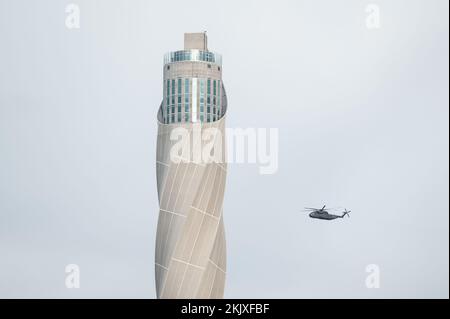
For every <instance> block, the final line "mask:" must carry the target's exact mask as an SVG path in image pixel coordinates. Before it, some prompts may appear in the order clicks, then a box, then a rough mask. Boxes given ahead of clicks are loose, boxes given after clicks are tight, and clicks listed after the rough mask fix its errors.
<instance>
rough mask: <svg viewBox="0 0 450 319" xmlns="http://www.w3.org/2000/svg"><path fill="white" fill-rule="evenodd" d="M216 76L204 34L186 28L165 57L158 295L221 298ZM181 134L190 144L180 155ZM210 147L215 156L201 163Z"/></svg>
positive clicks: (222, 106)
mask: <svg viewBox="0 0 450 319" xmlns="http://www.w3.org/2000/svg"><path fill="white" fill-rule="evenodd" d="M221 79H222V70H221V58H220V56H219V55H218V54H215V53H212V52H209V51H208V49H207V38H206V34H204V33H194V34H185V48H184V50H183V51H176V52H171V53H169V54H167V55H166V57H165V63H164V100H163V103H162V104H161V106H160V108H159V111H158V140H157V161H156V163H157V164H156V168H157V169H156V171H157V188H158V199H159V206H160V210H159V218H158V229H157V238H156V252H155V259H156V260H155V276H156V291H157V297H158V298H186V299H191V298H222V297H223V292H224V286H225V272H226V247H225V231H224V224H223V216H222V215H223V211H222V204H223V197H224V191H225V179H226V169H227V167H226V162H225V114H226V109H227V99H226V94H225V90H224V87H223V84H222V80H221ZM180 132H185V133H186V134H185V136H184V142H183V143H184V144H183V145H186V143H187V144H189V145H190V147H188V148H184V149H183V152H180V153H178V152H176V146H177V145H179V143H180V140H179V139H178V138H177V134H178V133H180ZM211 132H212V134H211ZM206 133H207V134H206ZM199 137H200V138H199ZM211 145H214V150H213V153H214V158H215V160H214V161H205V160H204V158H203V155H204V154H205V153H208V154H209V153H210V152H209V149H210V148H211ZM205 149H206V150H208V152H205V151H204V150H205ZM174 150H175V151H174Z"/></svg>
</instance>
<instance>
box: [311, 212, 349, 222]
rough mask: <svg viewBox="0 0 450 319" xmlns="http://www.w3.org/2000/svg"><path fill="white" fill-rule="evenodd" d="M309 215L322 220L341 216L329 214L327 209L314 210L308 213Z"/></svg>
mask: <svg viewBox="0 0 450 319" xmlns="http://www.w3.org/2000/svg"><path fill="white" fill-rule="evenodd" d="M309 217H311V218H316V219H324V220H333V219H336V218H342V216H338V215H333V214H329V213H328V212H327V211H314V212H312V213H310V214H309Z"/></svg>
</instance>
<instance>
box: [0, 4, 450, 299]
mask: <svg viewBox="0 0 450 319" xmlns="http://www.w3.org/2000/svg"><path fill="white" fill-rule="evenodd" d="M70 2H71V1H56V0H53V1H51V0H41V1H31V0H28V1H24V0H15V1H8V0H0V297H2V298H13V297H26V298H29V297H38V298H47V297H58V298H82V297H88V298H90V297H114V298H118V297H127V298H128V297H136V298H154V297H155V284H154V264H153V262H154V246H155V237H156V226H157V217H158V202H157V190H156V177H155V156H156V130H157V125H156V112H157V109H158V107H159V104H160V102H161V100H162V66H163V65H162V63H163V55H164V53H166V52H167V51H170V50H177V49H181V48H182V47H183V33H184V32H198V31H204V30H207V31H208V36H209V47H210V49H211V50H213V51H217V52H220V53H222V54H223V80H224V84H225V86H226V89H227V94H228V102H229V104H228V114H227V126H228V127H230V128H235V127H242V128H247V127H251V128H270V127H273V128H278V129H279V169H278V171H277V173H276V174H273V175H260V174H259V169H258V165H256V164H231V165H230V166H229V171H228V179H227V188H226V193H225V202H224V218H225V227H226V236H227V254H228V274H227V282H226V288H225V296H226V297H228V298H253V297H255V298H259V297H260V298H317V297H323V298H331V297H332V298H350V297H356V298H409V297H414V298H416V297H424V298H431V297H438V298H443V297H445V298H448V297H449V228H448V227H449V197H448V193H449V180H448V176H449V168H448V167H449V148H448V147H449V140H448V130H449V122H448V118H449V106H448V105H449V94H448V86H449V74H448V72H449V71H448V70H449V42H448V37H449V29H448V21H449V20H448V18H449V17H448V11H449V8H448V5H449V4H448V1H446V0H433V1H424V0H422V1H419V0H407V1H406V0H404V1H403V0H395V1H392V0H389V1H387V0H386V1H381V0H380V1H361V0H343V1H333V0H320V1H317V0H314V1H313V0H309V1H300V0H290V1H286V0H279V1H268V0H253V1H242V0H241V1H237V0H236V1H234V0H233V1H229V0H227V1H215V0H207V1H206V0H205V1H197V0H190V1H178V0H173V1H170V2H167V1H147V0H134V1H125V0H120V1H119V0H114V1H113V0H107V1H106V0H96V1H87V0H83V1H81V0H77V1H76V0H73V1H72V2H73V3H76V4H78V5H79V7H80V10H81V11H80V28H79V29H68V28H67V27H66V25H65V20H66V16H67V13H66V12H65V8H66V5H67V4H68V3H70ZM370 3H375V4H377V5H378V6H379V9H380V19H381V20H380V23H381V24H380V28H378V29H369V28H367V25H366V18H367V16H368V13H366V6H367V5H368V4H370ZM324 204H327V205H329V206H341V207H347V208H348V209H351V210H352V214H351V218H346V219H342V220H336V221H333V222H324V221H320V220H313V219H309V218H308V217H307V215H306V214H305V213H302V212H301V210H302V208H303V207H304V206H322V205H324ZM67 264H77V265H79V267H80V271H81V273H80V275H81V277H80V280H81V281H80V283H81V287H80V288H79V289H67V288H66V287H65V278H66V273H65V266H66V265H67ZM370 264H375V265H377V266H378V267H379V270H380V288H378V289H368V288H367V287H366V283H365V281H366V277H367V276H368V273H367V272H366V266H367V265H370Z"/></svg>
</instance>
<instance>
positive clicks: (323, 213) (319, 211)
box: [305, 205, 351, 220]
mask: <svg viewBox="0 0 450 319" xmlns="http://www.w3.org/2000/svg"><path fill="white" fill-rule="evenodd" d="M325 207H326V205H323V207H322V208H310V207H305V211H306V212H310V213H309V217H311V218H315V219H323V220H333V219H336V218H344V217H345V215H347V216H348V217H350V213H351V210H349V211H348V210H347V208H346V209H345V211H343V212H342V215H340V216H339V215H333V214H330V213H329V212H328V211H327V210H326V209H325Z"/></svg>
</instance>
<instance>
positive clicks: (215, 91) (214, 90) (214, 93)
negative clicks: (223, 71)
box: [214, 80, 217, 95]
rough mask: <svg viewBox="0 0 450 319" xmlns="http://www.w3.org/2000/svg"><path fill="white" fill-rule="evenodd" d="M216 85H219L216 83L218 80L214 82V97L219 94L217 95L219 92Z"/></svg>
mask: <svg viewBox="0 0 450 319" xmlns="http://www.w3.org/2000/svg"><path fill="white" fill-rule="evenodd" d="M216 84H217V83H216V80H214V95H217V94H216V92H217V91H216Z"/></svg>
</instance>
